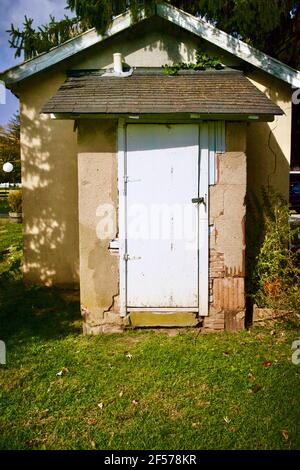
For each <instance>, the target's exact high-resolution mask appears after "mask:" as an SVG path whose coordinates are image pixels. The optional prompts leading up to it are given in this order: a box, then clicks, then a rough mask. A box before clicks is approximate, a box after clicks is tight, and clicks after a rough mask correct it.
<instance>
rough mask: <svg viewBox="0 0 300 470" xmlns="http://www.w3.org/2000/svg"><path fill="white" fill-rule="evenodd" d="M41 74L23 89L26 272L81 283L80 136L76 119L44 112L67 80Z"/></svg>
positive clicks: (34, 278) (45, 280) (28, 277)
mask: <svg viewBox="0 0 300 470" xmlns="http://www.w3.org/2000/svg"><path fill="white" fill-rule="evenodd" d="M64 80H65V74H64V73H63V72H61V71H55V72H47V74H40V75H38V76H37V77H36V78H34V79H31V80H30V81H27V82H24V84H22V87H20V88H19V89H18V93H19V94H20V101H21V110H20V112H21V158H22V183H23V212H24V256H25V260H24V277H25V281H26V282H28V283H37V284H40V283H42V284H45V285H58V286H63V287H67V286H68V287H75V286H76V285H78V282H79V277H78V263H79V255H78V209H77V198H78V194H77V193H78V185H77V158H76V155H77V142H76V140H77V138H76V133H75V132H74V131H73V122H72V121H54V120H52V119H51V118H50V117H49V116H46V115H43V114H40V111H41V108H42V106H43V104H44V103H45V102H46V101H47V100H49V99H50V97H51V96H52V95H53V94H54V93H55V92H56V90H57V88H58V87H59V86H60V85H61V84H62V83H63V82H64Z"/></svg>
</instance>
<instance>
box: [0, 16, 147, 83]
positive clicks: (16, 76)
mask: <svg viewBox="0 0 300 470" xmlns="http://www.w3.org/2000/svg"><path fill="white" fill-rule="evenodd" d="M144 19H146V15H145V11H144V10H141V11H140V12H139V15H138V20H137V21H138V22H140V21H143V20H144ZM131 26H132V14H131V12H130V11H128V12H126V13H122V14H121V15H118V16H116V17H115V18H114V20H113V21H112V24H111V26H110V27H109V28H108V29H107V30H106V32H105V33H104V34H102V35H101V34H99V33H97V31H96V29H95V28H92V29H90V30H88V31H85V32H84V33H82V34H80V35H79V36H76V37H74V38H72V39H69V40H68V41H66V42H64V43H63V44H61V45H59V46H56V47H53V48H52V49H50V51H48V52H44V53H42V54H39V55H38V56H36V57H33V58H32V59H30V60H27V61H25V62H23V63H22V64H20V65H16V66H14V67H12V68H10V69H8V70H6V71H4V72H2V73H1V74H0V80H3V81H4V83H5V85H6V87H7V88H10V87H11V86H13V85H14V84H16V83H18V82H20V81H22V80H24V79H26V78H29V77H30V76H32V75H35V74H36V73H38V72H42V71H43V70H45V69H47V68H49V67H52V66H53V65H56V64H58V63H59V62H61V61H63V60H65V59H68V58H70V57H72V56H73V55H74V54H76V53H78V52H81V51H83V50H85V49H87V48H89V47H91V46H94V45H95V44H98V43H99V42H102V41H104V40H105V39H107V38H109V37H111V36H114V35H115V34H117V33H120V32H122V31H124V30H126V29H128V28H130V27H131Z"/></svg>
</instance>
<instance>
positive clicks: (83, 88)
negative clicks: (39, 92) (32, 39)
mask: <svg viewBox="0 0 300 470" xmlns="http://www.w3.org/2000/svg"><path fill="white" fill-rule="evenodd" d="M42 112H44V113H53V114H55V113H57V114H61V113H62V114H63V113H68V114H72V113H74V114H93V113H100V114H128V113H139V114H162V113H200V114H220V115H224V114H228V115H234V114H238V115H249V114H254V115H281V114H283V111H282V110H281V109H280V108H279V107H278V106H277V105H276V104H274V103H273V102H272V101H271V100H269V99H268V98H267V97H266V96H265V95H264V94H263V93H262V92H261V91H260V90H258V89H257V88H256V87H255V86H254V85H253V84H252V83H251V82H250V81H249V80H248V79H247V78H246V77H245V76H244V75H243V74H242V73H241V72H239V71H227V70H225V71H215V70H212V71H204V72H193V73H180V74H179V75H177V76H168V75H165V74H164V73H162V72H158V71H152V72H151V71H148V73H145V72H140V71H138V70H136V71H135V72H134V73H133V75H132V76H131V77H126V78H124V77H123V78H120V77H115V76H103V72H92V73H85V74H82V73H79V74H78V75H76V74H75V76H74V75H73V76H72V75H71V76H69V77H68V79H67V80H66V82H65V83H64V84H63V85H62V86H61V87H60V88H59V90H58V91H57V93H56V94H55V95H54V96H53V97H52V98H51V99H50V101H49V102H48V103H47V104H46V105H45V106H44V108H43V110H42Z"/></svg>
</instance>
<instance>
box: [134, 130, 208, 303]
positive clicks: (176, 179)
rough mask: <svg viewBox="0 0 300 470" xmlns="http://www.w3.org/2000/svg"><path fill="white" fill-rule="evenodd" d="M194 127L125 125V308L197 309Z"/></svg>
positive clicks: (196, 135)
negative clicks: (193, 200) (193, 199)
mask: <svg viewBox="0 0 300 470" xmlns="http://www.w3.org/2000/svg"><path fill="white" fill-rule="evenodd" d="M198 167H199V126H198V125H193V124H191V125H190V124H182V125H181V124H174V125H155V124H153V125H152V124H138V125H128V126H127V161H126V178H127V185H126V191H127V197H126V213H127V217H126V219H127V220H126V225H127V227H126V237H127V249H126V251H127V306H128V309H130V307H141V308H142V307H144V308H155V307H156V308H195V311H197V310H198V279H199V275H198V273H199V263H198V239H199V237H198V231H199V218H198V213H199V207H198V205H197V204H193V203H192V201H191V200H192V198H195V197H197V196H198V194H199V171H198Z"/></svg>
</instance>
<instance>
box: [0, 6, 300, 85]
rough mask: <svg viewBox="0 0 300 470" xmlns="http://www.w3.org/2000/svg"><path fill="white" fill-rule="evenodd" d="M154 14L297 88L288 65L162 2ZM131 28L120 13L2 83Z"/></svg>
mask: <svg viewBox="0 0 300 470" xmlns="http://www.w3.org/2000/svg"><path fill="white" fill-rule="evenodd" d="M156 14H157V15H158V16H160V17H161V18H163V19H165V20H167V21H170V22H172V23H173V24H175V25H177V26H179V27H181V28H183V29H185V30H187V31H189V32H191V33H193V34H194V35H196V36H199V37H201V38H203V39H205V40H206V41H208V42H210V43H212V44H214V45H215V46H217V47H220V48H221V49H223V50H225V51H227V52H229V53H231V54H233V55H235V56H236V57H238V58H240V59H241V60H243V61H245V62H247V63H248V64H251V65H253V66H254V67H256V68H258V69H260V70H263V71H264V72H266V73H268V74H270V75H273V76H275V77H277V78H278V79H280V80H282V81H284V82H286V83H288V84H289V85H291V86H292V87H294V88H300V72H299V71H298V70H295V69H293V68H291V67H289V66H288V65H285V64H283V63H282V62H280V61H279V60H277V59H274V58H272V57H270V56H268V55H267V54H265V53H263V52H261V51H259V50H257V49H255V48H253V47H251V46H249V45H248V44H246V43H244V42H243V41H241V40H239V39H237V38H234V37H233V36H231V35H229V34H227V33H225V32H224V31H221V30H220V29H218V28H216V27H214V26H212V25H211V24H209V23H207V22H206V21H204V20H202V19H200V18H196V17H194V16H192V15H190V14H189V13H186V12H184V11H182V10H179V9H178V8H176V7H174V6H172V5H170V4H167V3H165V2H162V3H159V4H158V5H157V6H156ZM145 19H146V14H145V11H144V10H141V11H140V13H139V15H138V21H143V20H145ZM131 26H132V15H131V12H126V13H123V14H121V15H119V16H117V17H116V18H115V19H114V20H113V22H112V24H111V27H110V28H109V29H108V30H107V31H106V32H105V33H104V34H103V35H100V34H98V33H97V31H96V30H95V28H94V29H91V30H89V31H86V32H85V33H82V34H81V35H80V36H76V37H75V38H73V39H70V40H69V41H67V42H65V43H63V44H61V45H60V46H57V47H54V48H53V49H51V50H50V51H49V52H45V53H43V54H40V55H39V56H37V57H35V58H33V59H31V60H28V61H26V62H23V63H22V64H20V65H18V66H15V67H13V68H11V69H9V70H7V71H5V72H3V73H2V74H0V79H1V80H3V81H4V82H5V84H6V86H7V87H8V88H11V87H13V85H14V84H16V83H18V82H20V81H22V80H24V79H26V78H29V77H31V76H32V75H34V74H36V73H38V72H41V71H43V70H45V69H47V68H49V67H51V66H53V65H56V64H57V63H59V62H61V61H63V60H65V59H68V58H69V57H71V56H73V55H74V54H76V53H78V52H81V51H83V50H85V49H87V48H89V47H91V46H93V45H95V44H97V43H99V42H101V41H103V40H105V39H107V38H109V37H111V36H114V35H115V34H117V33H120V32H122V31H124V30H126V29H128V28H130V27H131Z"/></svg>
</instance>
